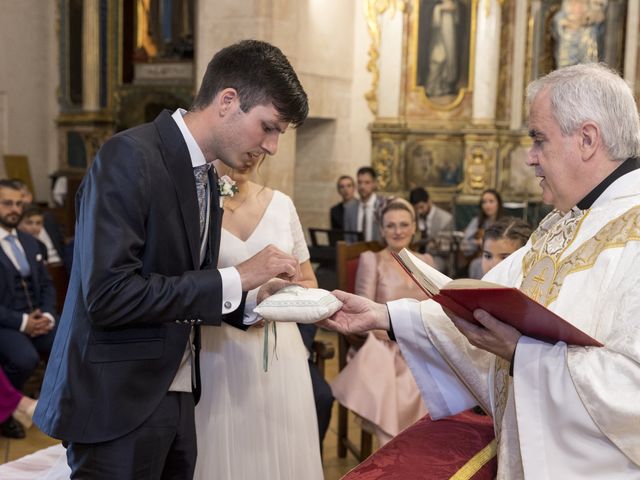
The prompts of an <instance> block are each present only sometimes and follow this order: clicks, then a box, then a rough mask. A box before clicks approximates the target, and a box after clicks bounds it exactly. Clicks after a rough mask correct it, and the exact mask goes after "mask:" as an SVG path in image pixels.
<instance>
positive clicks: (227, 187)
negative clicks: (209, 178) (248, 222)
mask: <svg viewBox="0 0 640 480" xmlns="http://www.w3.org/2000/svg"><path fill="white" fill-rule="evenodd" d="M218 193H220V208H222V207H223V206H224V197H229V198H232V197H233V196H234V195H235V194H236V193H238V186H237V185H236V182H235V181H234V180H232V179H231V177H229V175H223V176H222V177H220V178H219V179H218Z"/></svg>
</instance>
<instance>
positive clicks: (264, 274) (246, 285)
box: [236, 245, 300, 292]
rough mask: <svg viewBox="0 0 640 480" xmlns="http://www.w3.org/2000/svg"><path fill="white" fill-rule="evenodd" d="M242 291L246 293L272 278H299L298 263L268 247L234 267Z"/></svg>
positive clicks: (290, 256) (281, 252)
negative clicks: (238, 276) (238, 275)
mask: <svg viewBox="0 0 640 480" xmlns="http://www.w3.org/2000/svg"><path fill="white" fill-rule="evenodd" d="M236 270H238V273H239V274H240V281H241V282H242V290H243V291H244V292H248V291H249V290H253V289H254V288H257V287H259V286H260V285H262V284H264V283H266V282H267V281H268V280H271V279H272V278H274V277H278V278H282V279H284V280H288V281H292V280H295V279H297V278H298V277H300V262H299V261H298V259H297V258H296V257H294V256H292V255H288V254H286V253H284V252H283V251H282V250H279V249H278V248H276V247H275V246H273V245H269V246H267V247H265V248H263V249H262V250H261V251H259V252H258V253H256V254H255V255H254V256H253V257H251V258H250V259H249V260H246V261H244V262H242V263H241V264H240V265H237V266H236Z"/></svg>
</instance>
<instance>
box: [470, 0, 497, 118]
mask: <svg viewBox="0 0 640 480" xmlns="http://www.w3.org/2000/svg"><path fill="white" fill-rule="evenodd" d="M501 3H502V2H501V1H499V0H480V1H479V2H478V5H477V9H478V10H477V12H476V15H477V22H476V25H477V26H476V47H475V63H474V75H473V90H474V91H473V109H472V121H473V123H474V124H476V125H493V123H494V121H495V117H496V99H497V96H498V72H499V70H500V63H499V62H500V27H501V19H502V10H501V8H502V7H501Z"/></svg>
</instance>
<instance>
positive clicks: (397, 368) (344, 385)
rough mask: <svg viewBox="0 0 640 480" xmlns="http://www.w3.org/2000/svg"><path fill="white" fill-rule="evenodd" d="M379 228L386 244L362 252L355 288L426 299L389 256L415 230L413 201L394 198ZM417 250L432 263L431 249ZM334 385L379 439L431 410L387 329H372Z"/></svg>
mask: <svg viewBox="0 0 640 480" xmlns="http://www.w3.org/2000/svg"><path fill="white" fill-rule="evenodd" d="M381 231H382V238H383V240H384V242H385V243H386V248H385V249H384V250H381V251H380V252H377V253H374V252H364V253H363V254H362V255H360V259H359V261H358V271H357V274H356V285H355V293H356V294H357V295H362V296H364V297H367V298H369V299H371V300H374V301H376V302H381V303H384V302H388V301H391V300H397V299H399V298H415V299H418V300H426V298H427V297H426V295H425V294H424V293H423V292H422V291H421V290H420V289H419V288H418V287H417V286H416V285H415V284H414V283H413V281H412V280H411V279H410V278H409V276H408V275H407V274H406V273H405V272H404V270H402V268H401V267H400V265H399V264H398V262H396V261H395V260H394V259H393V257H392V256H391V252H392V251H394V252H398V251H400V250H402V249H403V248H408V247H409V245H410V244H411V240H412V239H413V236H414V234H415V231H416V223H415V213H414V211H413V207H412V206H411V204H410V203H409V202H407V201H406V200H403V199H394V200H392V201H391V202H390V203H389V204H388V205H387V206H386V207H385V208H384V210H383V212H382V219H381ZM413 253H414V254H415V255H416V256H418V257H419V258H420V259H421V260H423V261H425V262H426V263H428V264H430V265H433V264H434V262H433V258H431V256H430V255H428V254H424V255H422V254H419V253H416V252H413ZM331 389H332V390H333V395H334V397H335V398H336V399H337V400H338V401H339V402H340V403H341V404H342V405H344V406H345V407H347V408H348V409H349V410H351V411H353V412H355V413H356V414H358V415H359V416H360V417H362V418H363V419H364V420H365V421H366V422H369V423H370V424H372V426H373V427H374V430H375V433H376V436H377V438H378V443H379V444H380V445H384V444H385V443H387V442H388V441H389V440H391V438H392V437H394V436H395V435H397V434H398V433H400V432H401V431H402V430H404V429H405V428H406V427H408V426H409V425H411V424H413V423H414V422H416V421H417V420H418V419H420V418H421V417H423V416H424V415H425V414H426V413H427V409H426V407H425V406H424V402H423V401H422V398H421V397H420V392H419V390H418V386H417V385H416V382H415V380H414V379H413V376H412V375H411V372H410V371H409V368H408V367H407V364H406V362H405V360H404V358H403V357H402V354H401V353H400V350H399V348H398V345H397V344H396V343H395V342H392V341H390V340H389V337H388V336H387V334H386V332H384V331H376V332H371V333H369V334H368V337H367V340H366V342H365V343H364V345H363V346H362V347H361V348H360V349H359V350H358V351H357V353H356V354H355V355H354V357H353V358H352V359H351V360H350V361H349V363H348V364H347V366H346V367H345V368H344V369H343V370H342V371H341V372H340V373H339V374H338V376H337V377H336V378H335V379H334V380H333V382H331Z"/></svg>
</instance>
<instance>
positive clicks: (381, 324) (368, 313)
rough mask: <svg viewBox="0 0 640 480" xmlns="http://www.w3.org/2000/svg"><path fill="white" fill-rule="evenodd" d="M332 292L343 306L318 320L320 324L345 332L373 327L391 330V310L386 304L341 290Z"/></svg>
mask: <svg viewBox="0 0 640 480" xmlns="http://www.w3.org/2000/svg"><path fill="white" fill-rule="evenodd" d="M331 293H333V295H334V296H335V297H336V298H337V299H338V300H340V301H341V302H342V303H343V305H342V308H341V309H340V310H338V311H337V312H336V313H334V314H333V315H332V316H331V317H329V318H327V319H326V320H322V321H320V322H318V325H320V326H322V327H325V328H329V329H331V330H336V331H338V332H340V333H344V334H350V333H364V332H367V331H369V330H373V329H382V330H389V325H390V320H389V311H388V310H387V306H386V305H384V304H381V303H376V302H373V301H371V300H369V299H368V298H365V297H359V296H358V295H352V294H350V293H346V292H343V291H341V290H334V291H333V292H331Z"/></svg>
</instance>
